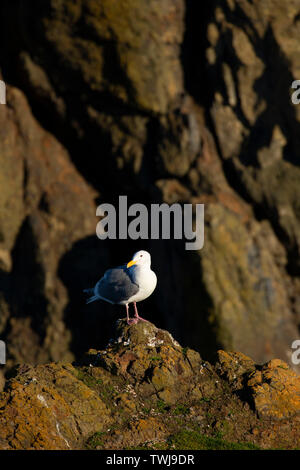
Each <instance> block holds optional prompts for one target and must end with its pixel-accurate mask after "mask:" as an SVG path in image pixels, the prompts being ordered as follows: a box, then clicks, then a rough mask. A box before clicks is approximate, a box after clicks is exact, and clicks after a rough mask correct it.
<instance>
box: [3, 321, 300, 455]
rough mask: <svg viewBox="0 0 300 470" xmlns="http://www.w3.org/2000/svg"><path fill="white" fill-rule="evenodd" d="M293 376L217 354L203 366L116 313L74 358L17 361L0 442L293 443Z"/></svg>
mask: <svg viewBox="0 0 300 470" xmlns="http://www.w3.org/2000/svg"><path fill="white" fill-rule="evenodd" d="M299 417H300V378H299V376H297V375H296V373H295V372H293V371H292V370H291V369H290V368H289V367H288V365H287V364H286V363H284V362H283V361H280V360H278V359H273V360H271V361H269V362H268V363H266V364H264V365H263V366H258V365H256V364H255V363H254V362H253V361H252V359H250V358H249V357H247V356H245V355H244V354H242V353H233V352H225V351H222V350H220V351H218V361H217V363H216V364H215V365H214V366H212V365H211V364H209V363H208V362H207V361H203V360H202V359H201V357H200V355H199V353H197V352H196V351H194V350H192V349H190V348H182V347H181V346H180V345H179V343H178V342H177V341H175V340H174V339H173V337H172V336H171V335H170V333H169V332H167V331H165V330H160V329H158V328H156V327H155V326H154V325H153V324H152V323H148V322H147V323H145V322H139V323H138V324H137V325H132V326H130V327H129V326H128V325H127V323H126V321H124V320H119V321H118V324H117V331H116V335H115V339H114V340H111V343H110V345H108V347H107V348H106V349H105V350H101V351H97V350H90V351H89V352H88V354H86V355H85V357H84V358H83V360H82V361H81V362H80V363H77V364H70V363H64V362H60V363H49V364H46V365H38V366H36V367H33V366H30V365H22V366H19V367H18V368H16V369H15V370H14V372H12V373H11V377H10V379H9V380H8V381H7V382H6V385H5V389H4V392H2V393H1V394H0V449H79V448H80V449H126V448H127V449H128V448H131V449H138V448H144V449H255V448H295V447H299V445H300V426H299Z"/></svg>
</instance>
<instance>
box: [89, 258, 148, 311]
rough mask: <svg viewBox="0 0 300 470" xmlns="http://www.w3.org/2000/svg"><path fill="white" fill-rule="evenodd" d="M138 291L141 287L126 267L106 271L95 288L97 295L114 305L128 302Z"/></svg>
mask: <svg viewBox="0 0 300 470" xmlns="http://www.w3.org/2000/svg"><path fill="white" fill-rule="evenodd" d="M138 290H139V287H138V285H137V284H135V283H134V282H133V281H132V280H131V278H130V275H129V273H128V270H127V268H126V265H124V266H118V267H117V268H113V269H109V270H108V271H106V272H105V274H104V276H103V277H102V279H100V281H99V282H97V284H96V286H95V294H96V295H98V296H99V297H102V298H104V299H106V300H108V301H109V302H111V303H114V304H118V303H120V302H124V301H125V302H126V301H127V300H128V299H130V297H132V296H133V295H135V294H136V293H137V292H138Z"/></svg>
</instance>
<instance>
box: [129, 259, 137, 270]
mask: <svg viewBox="0 0 300 470" xmlns="http://www.w3.org/2000/svg"><path fill="white" fill-rule="evenodd" d="M135 263H136V261H134V260H132V261H129V263H128V264H127V268H130V266H133V265H134V264H135Z"/></svg>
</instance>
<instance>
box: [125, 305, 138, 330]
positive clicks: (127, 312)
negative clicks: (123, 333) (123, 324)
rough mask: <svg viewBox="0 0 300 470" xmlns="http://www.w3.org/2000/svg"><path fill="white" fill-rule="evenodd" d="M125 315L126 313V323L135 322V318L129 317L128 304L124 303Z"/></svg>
mask: <svg viewBox="0 0 300 470" xmlns="http://www.w3.org/2000/svg"><path fill="white" fill-rule="evenodd" d="M126 315H127V323H128V325H132V324H134V323H137V322H138V320H137V319H136V318H129V305H128V304H126Z"/></svg>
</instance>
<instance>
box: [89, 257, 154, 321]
mask: <svg viewBox="0 0 300 470" xmlns="http://www.w3.org/2000/svg"><path fill="white" fill-rule="evenodd" d="M156 284H157V277H156V274H155V273H154V272H153V271H152V270H151V256H150V254H149V253H148V252H147V251H144V250H141V251H138V252H137V253H135V254H134V255H133V258H132V260H131V261H129V263H128V264H127V265H126V264H124V265H122V266H118V267H116V268H112V269H108V270H107V271H105V273H104V276H103V277H102V278H101V279H100V281H98V282H97V284H96V285H95V287H93V288H91V289H84V292H85V293H87V294H89V295H90V297H89V298H88V299H87V301H86V303H87V304H89V303H90V302H94V301H95V300H99V299H102V300H106V302H109V303H111V304H119V305H125V306H126V315H127V323H128V325H132V324H134V323H138V322H139V321H140V320H142V321H148V320H145V319H144V318H142V317H140V316H139V313H138V310H137V306H136V303H137V302H140V301H141V300H144V299H147V297H149V296H150V295H151V294H152V292H153V291H154V289H155V287H156ZM130 303H133V306H134V312H135V313H134V318H129V304H130Z"/></svg>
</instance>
